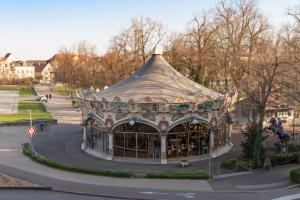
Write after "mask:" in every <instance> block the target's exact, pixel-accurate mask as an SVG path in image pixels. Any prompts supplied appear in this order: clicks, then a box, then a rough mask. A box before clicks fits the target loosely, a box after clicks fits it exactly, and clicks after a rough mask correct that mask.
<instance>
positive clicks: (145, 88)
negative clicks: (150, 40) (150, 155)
mask: <svg viewBox="0 0 300 200" xmlns="http://www.w3.org/2000/svg"><path fill="white" fill-rule="evenodd" d="M95 94H96V96H97V97H98V98H99V99H101V98H105V99H107V100H108V101H114V98H115V97H120V98H121V101H122V102H128V101H129V100H130V99H133V100H134V101H135V102H136V103H144V102H146V101H145V98H146V97H147V98H148V97H150V98H151V99H152V100H153V101H155V102H161V101H162V100H163V99H165V100H167V101H168V102H169V103H175V102H176V99H177V98H178V97H183V98H184V99H185V100H184V101H187V102H192V101H194V100H195V98H197V99H201V98H209V99H218V98H222V97H223V95H222V94H220V93H218V92H215V91H213V90H211V89H208V88H206V87H204V86H202V85H200V84H198V83H196V82H193V81H192V80H190V79H188V78H186V77H185V76H183V75H182V74H180V73H179V72H177V71H176V70H175V69H174V68H173V67H171V66H170V65H169V63H168V62H167V61H166V60H165V59H164V58H163V56H162V53H161V50H160V49H159V48H154V50H153V54H152V56H151V58H150V59H149V60H148V61H147V62H146V63H145V64H144V65H143V66H142V67H141V68H140V69H139V70H138V71H137V72H135V73H134V74H133V75H132V76H130V77H129V78H127V79H125V80H123V81H120V82H118V83H116V84H114V85H112V86H111V87H109V88H107V89H105V90H103V91H101V92H96V93H95Z"/></svg>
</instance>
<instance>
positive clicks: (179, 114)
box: [172, 113, 184, 121]
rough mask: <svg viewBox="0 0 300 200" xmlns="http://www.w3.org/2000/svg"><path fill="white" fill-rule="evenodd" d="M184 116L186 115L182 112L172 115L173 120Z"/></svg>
mask: <svg viewBox="0 0 300 200" xmlns="http://www.w3.org/2000/svg"><path fill="white" fill-rule="evenodd" d="M183 116H184V114H182V113H177V114H174V115H172V121H176V120H178V119H180V118H182V117H183Z"/></svg>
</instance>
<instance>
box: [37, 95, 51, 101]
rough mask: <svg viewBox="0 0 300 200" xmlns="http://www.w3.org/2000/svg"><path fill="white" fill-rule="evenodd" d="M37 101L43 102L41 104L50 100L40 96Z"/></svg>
mask: <svg viewBox="0 0 300 200" xmlns="http://www.w3.org/2000/svg"><path fill="white" fill-rule="evenodd" d="M35 100H36V101H41V102H47V101H48V99H47V98H46V97H45V96H38V97H37V98H36V99H35Z"/></svg>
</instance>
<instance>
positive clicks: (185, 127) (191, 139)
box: [167, 123, 210, 158]
mask: <svg viewBox="0 0 300 200" xmlns="http://www.w3.org/2000/svg"><path fill="white" fill-rule="evenodd" d="M209 134H210V129H209V127H208V126H207V125H205V124H195V125H193V124H190V123H184V124H179V125H177V126H175V127H174V128H172V129H171V130H170V131H169V133H168V135H167V157H168V158H180V157H190V156H199V155H205V154H207V153H208V147H209Z"/></svg>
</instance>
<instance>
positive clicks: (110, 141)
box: [107, 133, 114, 160]
mask: <svg viewBox="0 0 300 200" xmlns="http://www.w3.org/2000/svg"><path fill="white" fill-rule="evenodd" d="M113 146H114V139H113V134H112V133H109V134H108V158H107V160H112V158H113V154H114V149H113Z"/></svg>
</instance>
